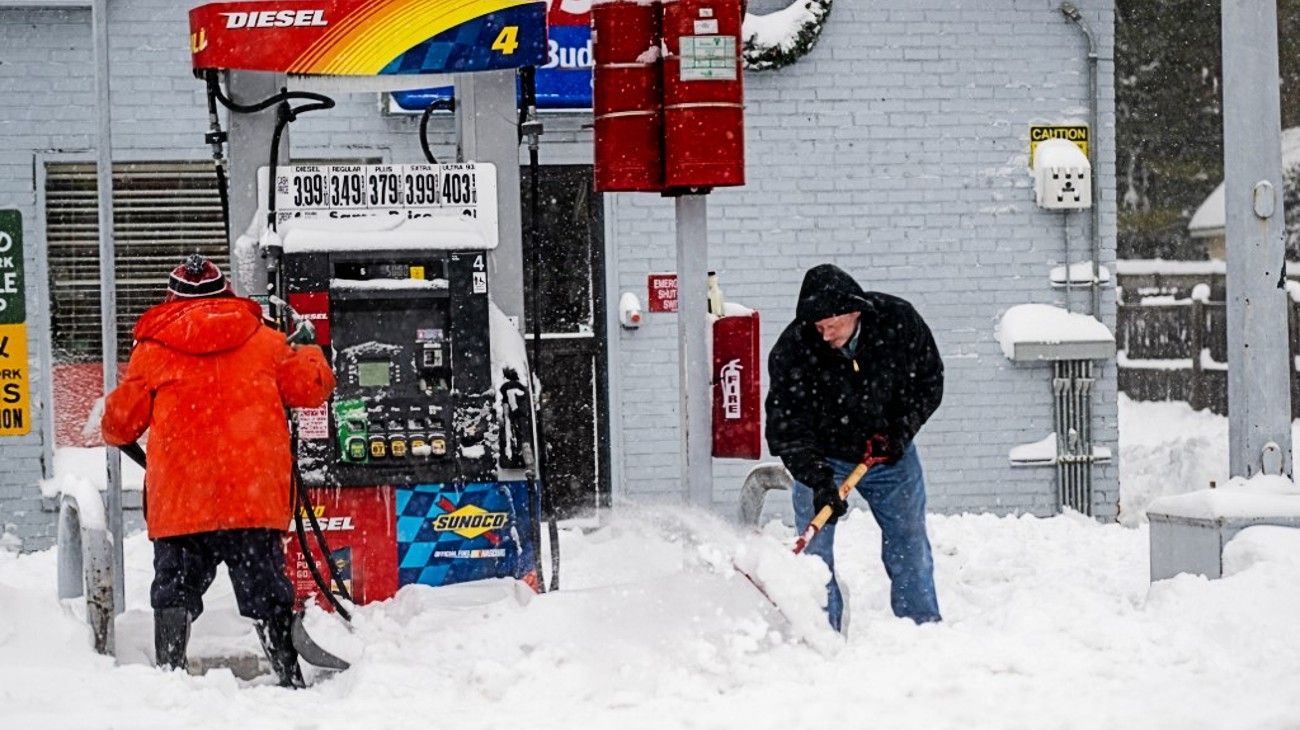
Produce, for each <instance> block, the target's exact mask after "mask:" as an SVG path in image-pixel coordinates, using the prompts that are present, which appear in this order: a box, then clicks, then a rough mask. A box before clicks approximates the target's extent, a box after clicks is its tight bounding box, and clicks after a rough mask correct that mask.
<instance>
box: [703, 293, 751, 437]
mask: <svg viewBox="0 0 1300 730" xmlns="http://www.w3.org/2000/svg"><path fill="white" fill-rule="evenodd" d="M758 324H759V323H758V312H750V313H748V314H745V315H740V316H731V317H721V318H719V319H717V320H715V321H714V323H713V371H712V378H711V381H712V385H713V455H714V456H716V457H719V458H724V459H757V458H759V457H760V456H761V455H762V451H763V428H762V425H763V410H762V402H761V400H760V391H761V385H762V383H761V382H760V378H761V369H760V361H759V357H760V353H759V328H758Z"/></svg>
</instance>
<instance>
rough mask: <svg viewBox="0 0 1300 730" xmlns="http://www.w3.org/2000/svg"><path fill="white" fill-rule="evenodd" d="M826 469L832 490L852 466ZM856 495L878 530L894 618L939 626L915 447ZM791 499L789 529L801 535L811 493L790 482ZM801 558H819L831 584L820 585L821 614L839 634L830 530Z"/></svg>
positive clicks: (876, 472) (877, 471)
mask: <svg viewBox="0 0 1300 730" xmlns="http://www.w3.org/2000/svg"><path fill="white" fill-rule="evenodd" d="M826 463H828V464H830V467H831V469H832V470H833V471H834V473H835V482H836V483H837V484H839V483H842V482H843V481H844V478H845V477H847V476H848V474H849V472H851V471H853V467H855V466H857V465H856V464H850V463H849V462H847V461H840V460H839V459H830V458H828V459H826ZM858 493H859V494H861V495H862V497H863V499H865V500H867V504H868V505H870V507H871V514H872V515H873V516H874V517H875V518H876V524H878V525H880V532H881V546H880V558H881V560H882V561H884V563H885V572H886V573H888V574H889V602H890V605H891V606H892V607H893V609H894V615H895V616H898V617H900V618H910V619H912V620H913V621H915V622H917V623H926V622H929V621H938V620H940V618H941V617H940V616H939V599H938V598H937V597H936V596H935V592H934V558H933V557H931V555H930V540H929V539H928V538H927V537H926V535H925V476H924V475H923V474H922V473H921V459H920V458H919V457H918V456H917V454H916V446H915V445H909V446H908V447H907V452H906V453H904V454H903V457H902V458H901V459H899V460H898V461H897V462H895V463H894V464H878V465H876V466H873V467H872V468H871V471H869V472H867V475H866V476H865V477H863V478H862V481H860V482H858ZM791 498H792V499H793V500H794V519H795V525H796V526H797V527H798V528H799V529H800V530H802V529H803V528H804V527H807V526H808V523H809V522H811V521H812V518H813V506H812V489H810V488H809V487H808V486H807V485H805V484H803V483H802V482H800V481H798V480H795V483H794V486H793V489H792V492H791ZM806 552H808V553H811V554H813V555H816V556H817V557H819V558H821V559H822V560H823V561H825V563H826V567H828V568H830V569H831V580H830V582H829V583H827V584H826V595H827V601H826V614H827V617H828V618H829V619H830V623H831V626H832V627H833V628H834V629H835V630H836V631H839V630H840V619H841V617H842V616H843V614H844V597H843V596H842V595H841V593H840V586H839V583H837V582H836V580H835V525H833V524H831V525H826V526H825V527H823V528H822V529H821V531H820V532H818V533H817V536H816V537H814V538H813V539H812V542H810V543H808V548H807V550H806Z"/></svg>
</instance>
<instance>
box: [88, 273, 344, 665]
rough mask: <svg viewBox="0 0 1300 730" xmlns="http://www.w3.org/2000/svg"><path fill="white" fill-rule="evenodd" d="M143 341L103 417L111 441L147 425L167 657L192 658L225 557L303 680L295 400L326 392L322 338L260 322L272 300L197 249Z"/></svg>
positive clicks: (240, 594) (310, 403)
mask: <svg viewBox="0 0 1300 730" xmlns="http://www.w3.org/2000/svg"><path fill="white" fill-rule="evenodd" d="M135 341H136V344H135V348H134V349H133V350H132V352H131V361H130V364H129V365H128V366H127V370H126V376H125V377H124V378H123V379H122V381H121V382H120V383H119V384H118V386H117V388H115V389H114V390H113V392H112V393H109V394H108V398H107V399H106V400H105V404H104V418H103V421H102V423H101V426H102V429H103V434H104V441H105V442H107V443H109V444H111V445H113V446H123V445H125V444H129V443H132V442H134V441H135V440H136V439H138V438H140V436H141V435H143V434H144V432H145V431H146V430H148V431H149V462H148V467H147V468H146V470H145V484H146V490H147V491H146V507H147V512H146V515H145V520H146V522H147V524H148V527H149V538H150V539H151V540H152V541H153V544H154V581H153V587H152V589H151V591H150V603H151V604H152V605H153V609H154V651H155V654H156V659H157V663H158V665H159V666H162V667H166V668H170V669H177V668H179V669H184V668H185V667H186V660H185V651H186V645H187V644H188V641H189V628H190V622H191V621H192V620H193V619H194V618H195V617H197V616H198V615H199V614H200V613H201V612H202V611H203V593H204V591H206V590H207V588H208V586H209V585H211V583H212V580H213V578H214V577H215V576H216V571H217V565H218V564H220V563H222V562H224V563H225V564H226V567H227V568H228V569H229V571H230V579H231V583H232V584H233V585H234V589H235V599H236V601H237V602H238V604H239V612H240V613H241V614H242V615H244V616H247V617H249V618H251V619H253V620H254V621H255V622H256V625H257V634H258V638H259V639H260V640H261V642H262V647H263V649H265V650H266V653H267V657H268V658H269V659H270V660H271V666H272V668H273V669H275V672H276V675H277V677H278V678H279V681H280V684H281V686H286V687H288V686H294V687H301V686H303V680H302V672H301V670H300V669H299V667H298V654H297V652H296V651H295V650H294V648H293V644H292V641H291V640H290V627H291V625H292V621H293V604H294V594H293V588H292V586H291V584H290V583H289V580H288V578H287V577H286V576H285V567H284V554H283V550H282V547H281V536H282V534H283V533H284V531H285V529H287V527H288V525H289V522H290V520H291V519H292V515H293V511H292V505H293V499H292V495H291V493H290V485H291V481H292V476H291V475H292V470H293V463H292V459H293V455H292V454H291V453H290V449H289V429H288V424H287V423H286V420H285V413H284V409H285V407H286V406H288V407H292V408H313V407H316V406H319V405H321V404H322V403H324V402H325V399H326V398H328V397H329V394H330V393H331V392H332V391H333V389H334V374H333V371H332V370H331V369H330V366H329V363H327V362H326V360H325V356H324V354H323V353H322V352H321V349H320V348H319V347H317V346H315V345H310V346H303V347H296V346H292V345H290V344H288V343H287V342H286V340H285V336H284V334H282V333H280V332H277V331H276V330H274V329H271V328H270V327H267V326H265V325H264V324H262V310H261V307H259V306H258V304H257V303H256V302H253V301H252V300H249V299H242V298H239V297H236V296H235V295H234V293H233V292H232V291H231V290H230V286H229V285H228V284H227V283H226V279H225V277H224V276H223V275H222V273H221V270H220V269H219V268H217V266H216V265H215V264H213V263H212V262H211V261H208V260H207V259H205V258H203V257H202V256H199V255H198V254H195V255H193V256H191V257H190V258H189V259H187V260H186V262H185V263H184V264H182V265H181V266H178V267H176V269H175V270H173V271H172V273H171V278H170V279H169V281H168V286H167V296H166V300H165V301H164V302H163V303H162V304H159V305H157V306H155V307H153V308H151V309H149V310H148V311H147V312H145V313H144V314H143V315H142V316H141V317H140V320H139V322H137V323H136V326H135Z"/></svg>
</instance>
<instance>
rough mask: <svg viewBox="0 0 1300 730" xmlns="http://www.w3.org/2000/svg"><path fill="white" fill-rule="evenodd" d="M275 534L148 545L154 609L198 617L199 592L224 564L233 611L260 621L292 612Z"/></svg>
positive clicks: (214, 535)
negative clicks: (235, 606) (176, 610)
mask: <svg viewBox="0 0 1300 730" xmlns="http://www.w3.org/2000/svg"><path fill="white" fill-rule="evenodd" d="M280 535H281V533H280V532H279V531H278V530H265V529H248V530H217V531H215V532H200V533H196V534H193V535H181V536H179V537H164V538H160V539H158V540H154V543H153V573H154V578H153V588H152V589H151V590H150V592H149V602H150V603H151V604H152V605H153V607H154V609H160V608H184V609H186V610H187V611H188V612H189V614H190V618H195V617H197V616H198V615H199V614H201V613H203V593H204V592H205V591H206V590H207V589H208V586H210V585H212V580H213V579H214V578H216V576H217V565H218V564H220V563H225V564H226V568H227V569H228V570H229V571H230V582H231V584H232V585H234V587H235V601H236V603H238V604H239V613H240V614H241V615H243V616H247V617H248V618H251V619H253V620H257V621H265V620H267V619H270V618H273V617H274V616H277V615H284V614H286V613H291V612H292V611H293V603H294V595H293V586H292V585H291V584H290V583H289V579H288V578H287V577H285V574H284V550H283V548H282V547H281V544H280Z"/></svg>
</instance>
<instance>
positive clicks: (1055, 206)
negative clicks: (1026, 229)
mask: <svg viewBox="0 0 1300 730" xmlns="http://www.w3.org/2000/svg"><path fill="white" fill-rule="evenodd" d="M1034 197H1035V199H1036V201H1037V203H1038V206H1039V207H1040V208H1045V209H1047V210H1080V209H1083V208H1091V207H1092V165H1090V164H1089V163H1088V157H1087V156H1086V155H1084V154H1083V151H1082V150H1080V149H1079V148H1078V146H1077V145H1075V144H1074V143H1073V142H1067V141H1066V140H1063V139H1048V140H1043V141H1042V142H1039V143H1038V147H1037V149H1036V150H1035V151H1034Z"/></svg>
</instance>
